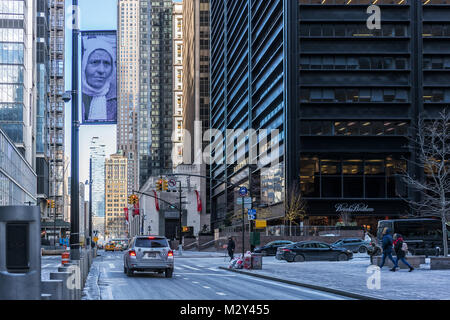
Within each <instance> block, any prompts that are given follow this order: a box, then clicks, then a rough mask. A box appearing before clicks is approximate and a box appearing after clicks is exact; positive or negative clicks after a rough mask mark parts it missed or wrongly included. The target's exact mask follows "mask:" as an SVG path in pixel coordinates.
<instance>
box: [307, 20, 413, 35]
mask: <svg viewBox="0 0 450 320" xmlns="http://www.w3.org/2000/svg"><path fill="white" fill-rule="evenodd" d="M408 35H409V30H408V26H406V25H402V24H386V23H383V24H382V25H381V29H373V30H369V29H368V28H367V26H366V25H365V24H362V23H358V24H356V23H355V24H322V25H321V24H311V25H305V24H301V25H300V36H301V37H372V36H377V37H407V36H408Z"/></svg>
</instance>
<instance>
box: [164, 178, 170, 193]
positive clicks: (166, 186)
mask: <svg viewBox="0 0 450 320" xmlns="http://www.w3.org/2000/svg"><path fill="white" fill-rule="evenodd" d="M163 190H164V191H167V190H169V183H168V182H167V180H163Z"/></svg>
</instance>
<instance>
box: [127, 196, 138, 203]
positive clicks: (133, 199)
mask: <svg viewBox="0 0 450 320" xmlns="http://www.w3.org/2000/svg"><path fill="white" fill-rule="evenodd" d="M138 201H139V198H138V196H137V195H135V194H132V195H131V196H129V197H128V204H136V203H138Z"/></svg>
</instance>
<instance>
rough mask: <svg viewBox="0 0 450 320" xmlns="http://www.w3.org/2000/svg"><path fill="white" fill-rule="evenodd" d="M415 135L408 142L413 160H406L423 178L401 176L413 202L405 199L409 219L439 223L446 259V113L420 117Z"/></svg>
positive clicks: (449, 177) (449, 148) (449, 124)
mask: <svg viewBox="0 0 450 320" xmlns="http://www.w3.org/2000/svg"><path fill="white" fill-rule="evenodd" d="M413 129H415V134H414V135H413V136H411V137H409V139H410V140H411V142H412V144H413V145H414V147H415V150H416V152H417V160H415V161H414V160H408V161H409V162H411V163H412V164H413V165H414V166H417V167H418V168H420V169H421V170H423V173H424V177H421V176H419V177H418V176H416V175H415V174H414V173H413V172H405V173H404V174H403V176H402V178H403V181H405V182H406V184H407V185H408V186H410V187H411V188H412V189H413V190H416V191H417V195H418V197H417V199H413V200H412V199H405V200H406V201H407V202H408V203H409V204H410V205H411V207H412V208H413V209H414V211H415V212H414V213H413V215H416V216H421V217H438V218H440V220H441V223H442V240H443V245H444V256H448V244H447V221H448V219H449V216H450V215H449V214H450V198H449V196H450V112H449V110H447V109H445V110H443V111H442V112H440V113H439V115H438V117H435V118H433V119H429V117H427V116H426V115H422V116H421V117H420V119H419V121H418V124H417V126H413Z"/></svg>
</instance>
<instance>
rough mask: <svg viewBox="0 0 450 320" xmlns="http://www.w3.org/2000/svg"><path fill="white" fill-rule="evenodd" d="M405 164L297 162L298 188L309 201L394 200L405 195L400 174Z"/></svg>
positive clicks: (382, 161) (390, 161) (305, 159)
mask: <svg viewBox="0 0 450 320" xmlns="http://www.w3.org/2000/svg"><path fill="white" fill-rule="evenodd" d="M405 170H406V161H404V160H395V159H392V158H391V157H387V158H384V159H383V158H378V159H351V158H348V159H344V158H335V159H320V158H319V157H317V156H314V157H303V158H302V159H301V161H300V186H301V190H302V192H303V195H304V196H305V197H312V198H319V197H321V198H397V197H398V195H399V194H400V195H402V196H404V195H406V192H407V191H406V188H405V187H404V186H403V185H402V184H401V182H400V179H399V176H398V175H399V174H401V173H403V172H404V171H405Z"/></svg>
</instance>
